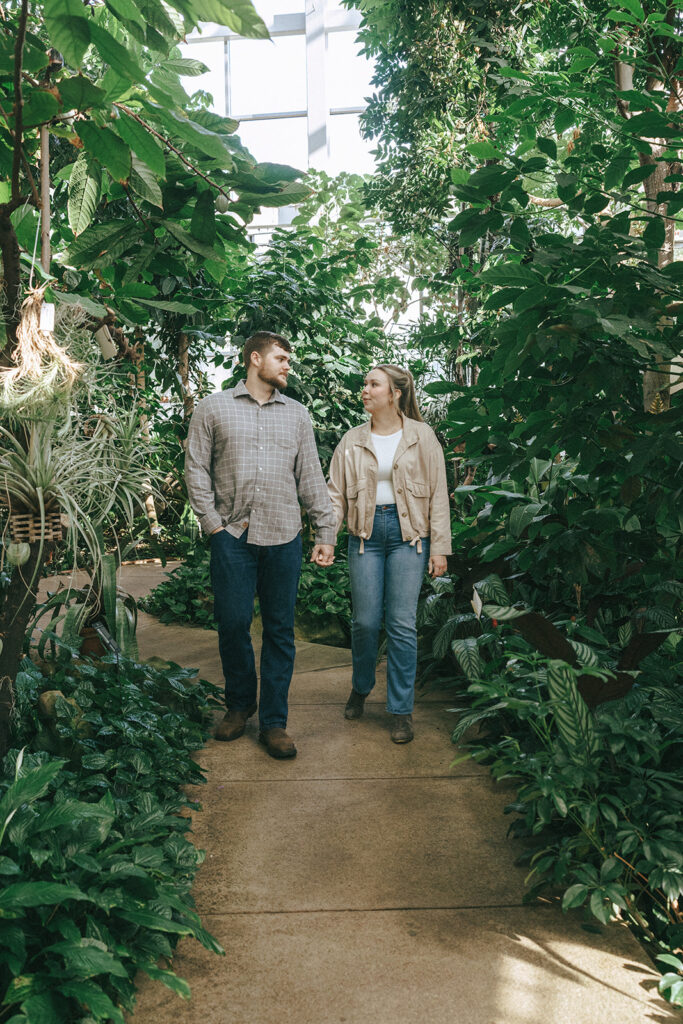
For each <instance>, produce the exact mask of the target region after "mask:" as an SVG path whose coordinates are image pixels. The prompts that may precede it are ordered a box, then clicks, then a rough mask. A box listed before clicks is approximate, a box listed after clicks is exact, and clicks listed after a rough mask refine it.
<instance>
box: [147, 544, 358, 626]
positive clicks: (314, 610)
mask: <svg viewBox="0 0 683 1024" xmlns="http://www.w3.org/2000/svg"><path fill="white" fill-rule="evenodd" d="M139 604H140V606H141V607H142V608H144V610H145V611H147V612H151V614H152V615H158V616H159V619H160V620H161V622H189V623H192V624H193V625H196V626H203V627H204V628H205V629H215V628H216V625H215V622H214V618H213V594H212V591H211V578H210V574H209V552H208V550H207V549H206V548H205V547H204V546H198V547H196V548H195V549H194V550H193V551H192V552H191V554H190V556H189V558H188V561H187V562H185V563H184V564H183V565H179V566H178V567H177V568H176V569H173V570H172V571H171V572H170V573H169V574H168V579H167V580H164V582H163V583H160V584H159V585H158V586H157V587H155V588H154V590H152V592H151V593H150V594H149V595H148V596H147V597H143V598H142V599H141V600H140V602H139ZM297 613H298V614H301V615H311V616H314V617H315V618H322V617H325V616H334V617H335V618H336V620H337V621H338V622H339V624H340V626H341V628H342V630H343V631H344V634H345V635H346V636H347V638H348V637H350V635H351V595H350V589H349V569H348V563H347V560H346V554H345V552H344V551H341V552H340V551H338V552H337V556H336V560H335V562H334V564H333V565H331V566H330V567H329V568H327V569H321V568H320V567H319V566H316V565H313V563H311V562H309V561H308V559H307V557H304V560H303V563H302V566H301V580H300V582H299V594H298V598H297Z"/></svg>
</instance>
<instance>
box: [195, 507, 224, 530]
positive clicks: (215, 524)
mask: <svg viewBox="0 0 683 1024" xmlns="http://www.w3.org/2000/svg"><path fill="white" fill-rule="evenodd" d="M199 525H200V526H201V528H202V530H203V531H204V533H205V534H206V535H207V536H210V535H211V534H212V533H213V532H214V530H220V529H221V528H222V526H223V523H222V522H221V517H220V516H219V515H218V512H207V513H206V515H204V516H199Z"/></svg>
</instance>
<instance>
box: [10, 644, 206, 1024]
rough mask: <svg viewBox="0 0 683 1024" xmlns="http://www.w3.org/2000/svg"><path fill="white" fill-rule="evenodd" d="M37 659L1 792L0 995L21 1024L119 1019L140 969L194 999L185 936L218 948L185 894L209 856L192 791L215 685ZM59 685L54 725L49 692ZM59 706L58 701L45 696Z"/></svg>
mask: <svg viewBox="0 0 683 1024" xmlns="http://www.w3.org/2000/svg"><path fill="white" fill-rule="evenodd" d="M46 670H49V672H50V673H51V675H50V677H49V678H48V677H46V676H44V675H42V674H41V671H40V670H39V669H38V668H37V667H36V666H35V665H34V664H33V663H31V662H30V661H28V660H26V661H25V662H24V663H23V665H22V671H21V672H20V673H19V675H18V676H17V684H16V693H17V702H18V716H17V719H16V724H15V729H16V733H15V735H16V739H17V740H18V741H19V742H21V743H23V744H25V745H26V748H25V749H24V750H22V751H21V752H19V753H18V754H17V752H16V751H11V752H10V753H9V754H8V755H7V757H6V759H5V765H4V767H5V769H6V772H7V777H6V778H5V781H3V782H0V793H1V796H0V829H1V830H2V831H1V833H0V835H1V839H0V842H1V843H2V848H1V851H0V852H1V856H0V871H1V872H2V874H3V875H4V876H6V880H7V884H6V886H5V888H4V890H3V892H2V895H1V896H0V907H1V910H2V920H1V921H0V991H1V992H2V993H3V1005H4V1006H5V1007H6V1008H7V1012H8V1013H10V1014H11V1013H12V1012H14V1016H12V1018H11V1019H12V1020H15V1021H17V1024H18V1022H20V1021H26V1022H27V1024H28V1022H29V1021H36V1020H41V1021H45V1022H54V1024H63V1022H64V1021H67V1020H68V1021H70V1022H71V1021H73V1022H76V1021H81V1020H82V1021H84V1022H85V1021H102V1022H105V1021H117V1022H121V1024H122V1022H123V1020H124V1016H123V1013H124V1011H130V1010H132V1008H133V1004H134V998H135V997H134V992H135V989H134V978H135V974H136V972H137V971H138V970H142V971H144V972H146V973H147V974H149V975H150V976H151V977H154V978H158V979H159V980H161V981H162V982H164V983H165V984H166V985H168V986H169V987H170V988H171V989H172V990H174V991H176V992H178V993H179V994H181V995H184V996H185V997H188V996H189V989H188V987H187V985H186V984H185V983H184V982H183V981H182V980H181V979H179V978H177V977H176V975H175V974H174V973H173V972H172V971H171V970H162V969H161V968H159V966H158V962H159V960H160V959H162V960H168V959H169V958H170V956H171V954H172V950H173V947H174V945H175V943H176V941H177V939H178V938H179V937H180V936H183V935H191V936H194V937H195V938H196V939H197V940H198V941H200V942H201V943H202V944H203V945H204V946H206V948H207V949H210V950H213V951H214V952H219V953H220V952H222V950H221V949H220V947H219V946H218V944H217V943H216V942H215V940H214V939H213V938H212V937H211V936H210V935H209V934H208V933H207V932H206V931H205V930H204V929H203V928H202V926H201V923H200V921H199V918H198V917H197V914H196V912H195V910H194V909H193V903H192V899H191V897H190V894H189V893H190V887H191V885H192V880H193V878H194V875H195V873H196V871H197V868H198V867H199V864H200V863H201V860H202V853H201V851H198V850H196V849H195V847H194V846H193V845H192V843H190V842H189V840H188V839H187V838H186V837H185V834H184V833H185V832H186V831H187V830H188V828H189V824H190V823H189V819H188V818H187V817H185V816H183V815H181V814H179V811H180V810H181V808H182V806H183V805H184V804H188V802H189V801H188V800H187V798H184V797H182V796H181V795H180V788H181V787H182V786H185V785H188V784H191V785H197V784H199V783H201V782H203V777H202V775H201V772H200V770H199V768H198V767H197V765H196V763H195V762H194V760H193V759H192V757H191V753H192V751H193V750H195V749H196V748H197V747H198V746H200V745H201V743H202V740H203V738H204V736H205V735H206V731H207V717H208V710H207V709H208V703H209V702H210V701H212V700H214V699H215V698H216V695H217V692H218V691H217V689H216V688H215V687H213V686H211V684H209V683H205V682H202V681H199V682H198V681H197V680H195V679H193V678H192V670H188V669H181V668H178V666H175V665H172V664H169V663H164V664H163V665H159V666H158V667H153V666H152V665H151V664H147V665H138V664H135V663H134V662H129V661H120V662H116V663H115V662H114V661H113V660H112V659H104V660H103V661H102V662H99V663H97V664H94V663H88V662H80V663H79V664H77V665H74V664H73V663H72V662H71V661H70V659H68V660H66V661H57V662H53V663H50V664H49V665H47V666H46ZM55 690H57V692H58V696H57V698H56V700H55V701H54V704H53V707H54V712H53V715H52V717H51V718H48V719H40V718H39V717H38V716H37V715H36V704H37V698H38V696H39V694H40V693H41V691H51V692H52V693H54V692H55ZM48 696H49V694H48Z"/></svg>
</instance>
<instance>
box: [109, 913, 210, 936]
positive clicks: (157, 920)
mask: <svg viewBox="0 0 683 1024" xmlns="http://www.w3.org/2000/svg"><path fill="white" fill-rule="evenodd" d="M115 913H116V915H117V917H122V918H123V919H124V921H130V923H131V924H137V925H139V926H140V927H141V928H152V929H153V930H155V931H160V932H168V933H169V934H171V935H192V933H193V929H192V928H191V927H190V925H187V924H181V923H180V922H179V921H174V920H173V919H172V918H170V917H164V916H163V915H162V914H156V913H155V912H154V911H153V910H144V909H142V908H140V909H138V910H125V909H123V908H122V907H117V908H116V911H115Z"/></svg>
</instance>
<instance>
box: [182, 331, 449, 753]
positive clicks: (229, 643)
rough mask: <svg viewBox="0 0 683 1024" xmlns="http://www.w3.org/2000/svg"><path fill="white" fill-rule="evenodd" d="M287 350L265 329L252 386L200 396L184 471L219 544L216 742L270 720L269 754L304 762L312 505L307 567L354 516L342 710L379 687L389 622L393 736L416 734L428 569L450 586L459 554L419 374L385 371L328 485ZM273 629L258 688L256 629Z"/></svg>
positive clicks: (252, 363) (253, 354)
mask: <svg viewBox="0 0 683 1024" xmlns="http://www.w3.org/2000/svg"><path fill="white" fill-rule="evenodd" d="M290 354H291V346H290V344H289V342H288V341H287V340H286V339H285V338H283V337H282V336H281V335H278V334H273V333H271V332H269V331H259V332H258V333H256V334H254V335H253V336H252V337H251V338H249V339H248V341H247V342H246V344H245V346H244V363H245V366H246V369H247V378H246V381H240V382H239V383H238V384H237V386H236V387H234V388H231V389H229V390H227V391H220V392H218V393H216V394H214V395H210V396H209V397H208V398H205V399H203V400H202V401H201V402H199V404H198V405H197V408H196V410H195V412H194V415H193V416H192V420H191V422H190V429H189V434H188V439H187V451H186V461H185V477H186V482H187V490H188V495H189V499H190V504H191V505H192V508H193V509H194V512H195V514H196V516H197V518H198V520H199V523H200V526H201V528H202V530H203V531H204V532H205V533H206V534H208V535H209V536H210V538H211V585H212V589H213V594H214V609H215V617H216V621H217V624H218V644H219V650H220V656H221V663H222V666H223V672H224V675H225V703H226V707H227V713H226V715H225V717H224V719H223V721H222V722H221V723H220V725H219V726H218V728H217V730H216V733H215V736H216V739H220V740H235V739H238V738H239V737H240V736H241V735H242V734H243V733H244V730H245V726H246V723H247V720H248V719H249V718H250V717H251V715H253V714H255V712H256V710H257V708H258V713H259V741H260V742H261V743H263V744H264V745H265V747H266V750H267V751H268V753H269V754H270V755H271V756H272V757H276V758H289V757H294V756H296V746H295V744H294V741H293V740H292V738H291V737H290V736H289V735H288V733H287V711H288V704H287V698H288V693H289V684H290V682H291V678H292V672H293V668H294V655H295V645H294V607H295V604H296V592H297V587H298V584H299V575H300V572H301V559H302V541H301V512H300V505H302V506H303V507H304V508H305V509H306V512H307V513H308V515H309V517H310V519H311V522H312V523H313V526H314V529H315V541H316V543H315V546H314V548H313V552H312V554H311V561H312V562H315V563H316V564H317V565H319V566H321V567H325V566H329V565H331V564H332V562H333V561H334V545H335V542H336V537H337V533H338V531H339V529H340V527H341V525H342V523H343V521H344V519H346V522H347V526H348V531H349V548H348V559H349V576H350V581H351V600H352V607H353V618H352V626H351V646H352V660H353V677H352V689H351V693H350V695H349V699H348V701H347V704H346V708H345V711H344V714H345V717H346V718H348V719H354V718H360V717H361V715H362V714H363V706H364V702H365V699H366V697H367V696H368V694H369V693H370V691H371V690H372V688H373V686H374V684H375V666H376V661H377V646H378V640H379V632H380V627H381V625H382V621H384V626H385V629H386V635H387V711H388V712H389V715H390V716H391V732H390V735H391V739H392V740H393V741H394V742H395V743H408V742H409V741H410V740H412V738H413V725H412V711H413V701H414V693H415V671H416V663H417V630H416V625H415V616H416V612H417V601H418V597H419V594H420V588H421V585H422V580H423V578H424V574H425V572H426V571H428V572H429V573H430V575H432V576H441V575H442V574H443V573H444V572H445V571H446V555H448V554H450V552H451V531H450V511H449V503H448V490H447V485H446V467H445V461H444V456H443V451H442V449H441V446H440V444H439V442H438V441H437V439H436V436H435V435H434V432H433V431H432V429H431V427H429V426H428V425H427V424H426V423H424V422H423V420H422V417H421V416H420V411H419V409H418V406H417V401H416V398H415V387H414V384H413V379H412V376H411V374H410V372H409V371H407V370H401V369H400V368H399V367H397V366H391V365H386V364H383V365H379V366H376V367H375V368H374V369H372V370H371V371H370V372H369V373H368V374H367V376H366V378H365V383H364V386H363V390H362V400H363V405H364V406H365V409H366V412H367V413H368V414H369V419H368V420H367V421H366V422H365V423H363V424H362V425H361V426H359V427H354V428H353V429H351V430H349V431H347V433H346V434H344V436H343V437H342V439H341V441H340V442H339V444H338V445H337V448H336V450H335V452H334V455H333V457H332V463H331V465H330V476H329V482H328V484H326V483H325V478H324V476H323V472H322V469H321V467H320V461H319V459H318V453H317V449H316V445H315V439H314V436H313V428H312V426H311V421H310V418H309V415H308V413H307V412H306V410H305V408H304V407H303V406H302V405H301V404H300V403H299V402H296V401H294V400H293V399H291V398H288V397H286V396H285V395H284V394H283V393H282V392H283V391H284V390H285V388H286V386H287V376H288V374H289V369H290ZM256 594H258V598H259V604H260V608H261V618H262V623H263V643H262V648H261V664H260V677H261V684H260V693H259V695H258V701H257V690H258V681H257V674H256V665H255V660H254V650H253V647H252V644H251V637H250V632H249V630H250V626H251V620H252V616H253V610H254V597H255V595H256Z"/></svg>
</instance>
